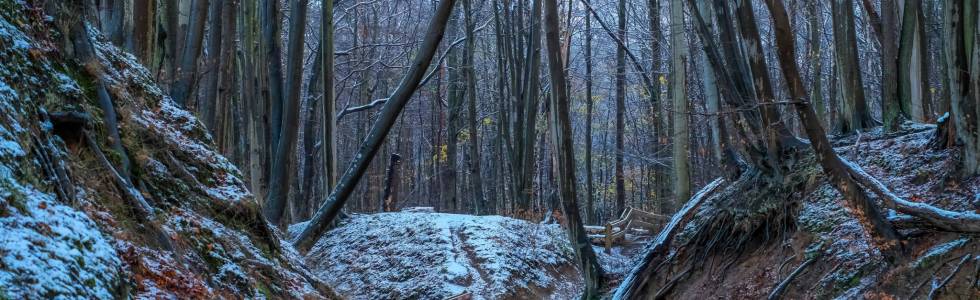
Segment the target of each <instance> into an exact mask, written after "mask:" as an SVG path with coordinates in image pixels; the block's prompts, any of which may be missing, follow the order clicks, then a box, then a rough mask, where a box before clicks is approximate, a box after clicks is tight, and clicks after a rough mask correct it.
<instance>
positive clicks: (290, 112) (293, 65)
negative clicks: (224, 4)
mask: <svg viewBox="0 0 980 300" xmlns="http://www.w3.org/2000/svg"><path fill="white" fill-rule="evenodd" d="M291 3H292V6H291V7H292V11H291V13H292V14H293V15H292V17H291V18H290V22H289V23H290V24H289V49H288V62H287V63H288V65H287V67H286V74H289V78H288V80H287V82H286V87H287V90H286V91H287V92H288V94H287V97H286V100H287V101H286V102H285V103H284V105H283V112H284V113H285V114H284V115H283V119H282V120H283V124H282V126H281V130H282V132H281V133H280V134H279V135H280V139H279V144H278V145H277V147H276V152H275V153H274V157H275V158H274V159H273V160H272V172H271V173H270V175H271V176H270V178H269V197H268V199H267V201H266V203H265V206H264V207H263V210H264V212H265V216H266V218H268V219H269V222H271V223H272V224H277V225H281V224H279V223H280V221H281V218H282V215H283V211H284V209H285V207H286V200H287V199H288V195H289V187H290V186H291V185H290V183H291V181H290V180H292V176H290V175H292V172H291V169H292V161H291V160H290V157H294V156H295V154H296V153H295V151H296V143H297V136H298V135H299V108H300V97H301V96H302V91H301V88H302V85H303V52H304V50H305V44H306V10H307V7H308V5H307V0H292V1H291Z"/></svg>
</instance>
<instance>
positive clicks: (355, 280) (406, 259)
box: [294, 212, 581, 299]
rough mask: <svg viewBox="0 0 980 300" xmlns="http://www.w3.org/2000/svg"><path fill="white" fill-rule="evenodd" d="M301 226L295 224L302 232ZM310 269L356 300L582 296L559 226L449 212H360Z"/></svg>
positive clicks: (319, 249)
mask: <svg viewBox="0 0 980 300" xmlns="http://www.w3.org/2000/svg"><path fill="white" fill-rule="evenodd" d="M295 226H296V225H294V227H295ZM306 261H307V265H308V266H309V267H310V268H311V269H312V270H313V271H314V273H316V274H317V275H318V276H320V277H321V278H323V279H324V280H325V281H327V282H328V283H329V284H330V285H331V286H333V287H334V288H335V289H336V290H337V291H338V292H340V293H342V294H345V295H346V296H347V297H350V298H351V299H405V298H413V299H442V298H446V297H451V296H455V295H460V294H467V293H468V294H470V295H471V296H472V299H527V298H532V299H548V298H551V299H566V298H576V297H577V295H578V294H579V293H580V292H581V291H580V286H581V279H580V278H581V275H580V272H579V270H578V269H577V267H576V266H575V260H574V254H573V252H572V250H571V248H570V247H569V245H568V242H567V240H566V236H565V234H564V232H562V229H561V227H560V226H558V225H541V224H535V223H529V222H525V221H521V220H516V219H511V218H506V217H501V216H470V215H455V214H444V213H405V212H402V213H380V214H372V215H354V216H353V217H352V219H350V220H348V221H347V223H345V224H343V225H341V226H340V227H339V228H337V229H334V230H333V231H330V232H328V233H327V234H326V235H325V237H324V238H323V239H321V240H320V241H319V242H318V243H317V245H316V246H314V248H313V250H312V251H310V253H309V254H308V255H307V257H306Z"/></svg>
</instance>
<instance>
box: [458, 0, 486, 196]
mask: <svg viewBox="0 0 980 300" xmlns="http://www.w3.org/2000/svg"><path fill="white" fill-rule="evenodd" d="M472 1H473V0H463V10H464V11H465V13H464V15H465V20H464V23H466V55H465V59H464V60H465V62H464V64H465V72H466V74H465V76H466V96H467V103H468V104H469V110H468V113H469V116H468V119H469V121H470V123H469V132H470V178H471V181H472V182H471V183H472V184H473V187H472V189H473V198H472V199H470V201H473V203H474V206H475V208H476V213H477V214H481V213H485V212H484V210H485V209H486V208H485V207H486V203H485V202H484V201H485V200H484V196H483V178H482V177H483V175H482V174H481V173H480V139H479V128H478V127H477V122H479V120H477V114H476V69H475V66H474V60H475V58H474V56H475V55H476V34H475V32H474V31H475V30H476V20H474V19H473V9H472V4H471V2H472Z"/></svg>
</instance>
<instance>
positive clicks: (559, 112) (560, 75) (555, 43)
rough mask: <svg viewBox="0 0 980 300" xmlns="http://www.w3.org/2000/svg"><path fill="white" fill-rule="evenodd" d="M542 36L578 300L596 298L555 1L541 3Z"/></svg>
mask: <svg viewBox="0 0 980 300" xmlns="http://www.w3.org/2000/svg"><path fill="white" fill-rule="evenodd" d="M545 11H546V14H545V37H546V39H547V45H548V66H549V70H550V72H549V73H550V74H551V82H552V84H551V90H552V94H553V95H552V96H553V97H552V99H553V100H552V104H553V105H552V109H553V110H554V112H555V113H554V116H555V119H554V121H555V126H554V128H555V129H556V130H553V132H552V135H553V137H554V140H555V142H554V143H553V146H554V151H555V153H556V155H557V157H558V173H559V175H558V178H559V180H558V186H559V190H560V192H559V195H560V196H561V202H562V205H563V206H562V207H563V208H564V210H565V217H566V221H567V222H568V236H569V240H570V241H571V242H572V248H573V249H574V250H575V256H576V257H577V258H578V261H579V268H580V269H581V270H582V276H583V277H584V281H585V291H584V292H583V295H582V299H597V298H598V297H599V288H601V287H602V267H601V266H599V261H598V259H597V258H596V255H595V253H594V252H593V251H592V243H590V242H589V239H588V236H587V235H586V232H585V227H583V226H582V218H581V217H580V216H579V212H578V209H579V208H578V201H577V200H576V197H577V194H576V193H575V185H576V180H575V178H576V177H575V154H574V152H573V143H572V124H571V120H570V117H569V108H568V107H569V101H568V91H567V90H566V87H567V83H566V82H567V81H566V79H565V69H564V68H563V67H562V63H561V59H562V58H561V45H560V41H559V37H558V5H557V3H556V1H555V0H545Z"/></svg>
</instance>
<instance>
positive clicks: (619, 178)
mask: <svg viewBox="0 0 980 300" xmlns="http://www.w3.org/2000/svg"><path fill="white" fill-rule="evenodd" d="M618 7H619V10H618V15H619V24H618V27H617V30H616V36H617V37H618V38H619V40H620V41H623V42H624V43H625V42H626V0H619V6H618ZM625 118H626V48H624V47H616V170H615V172H616V173H615V175H614V176H615V177H616V178H615V180H616V212H615V214H617V215H618V214H620V213H621V212H622V211H623V210H624V209H626V174H625V173H624V170H623V160H624V155H625V136H624V135H625V131H626V120H625Z"/></svg>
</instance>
